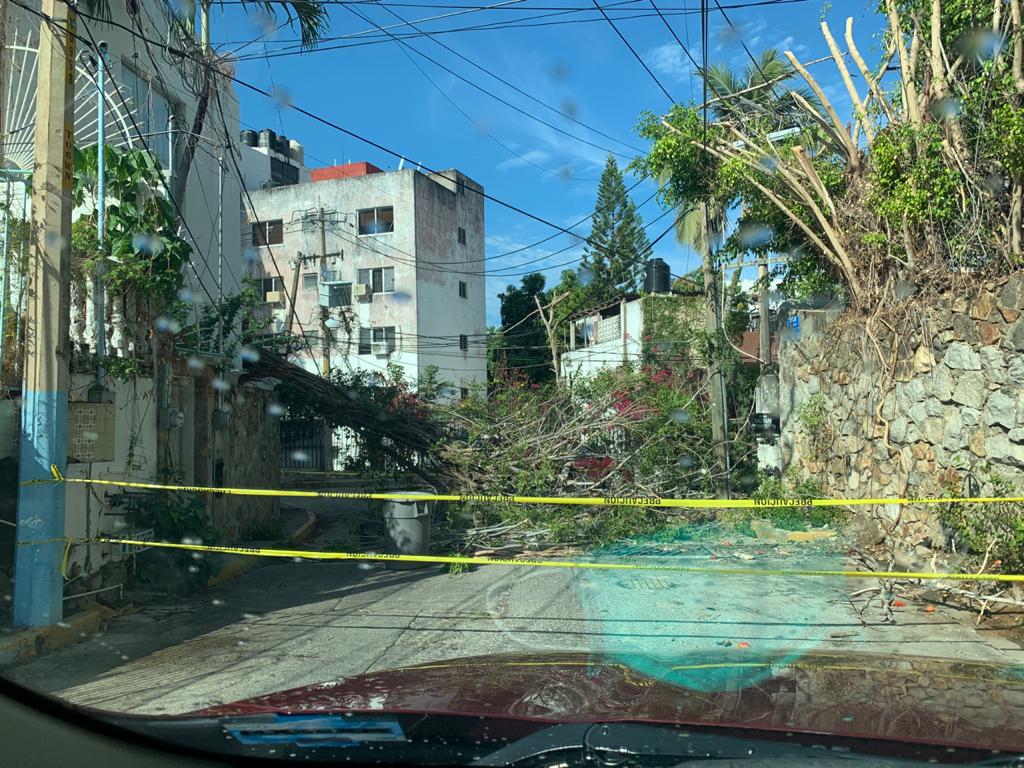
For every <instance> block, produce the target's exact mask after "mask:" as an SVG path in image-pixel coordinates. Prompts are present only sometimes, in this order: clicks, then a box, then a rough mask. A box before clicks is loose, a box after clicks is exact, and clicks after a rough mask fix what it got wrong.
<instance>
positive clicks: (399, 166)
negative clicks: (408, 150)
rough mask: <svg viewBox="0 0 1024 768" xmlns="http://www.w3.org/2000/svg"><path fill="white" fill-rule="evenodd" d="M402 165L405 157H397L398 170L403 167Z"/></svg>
mask: <svg viewBox="0 0 1024 768" xmlns="http://www.w3.org/2000/svg"><path fill="white" fill-rule="evenodd" d="M404 167H405V158H404V157H402V158H399V160H398V170H402V168H404Z"/></svg>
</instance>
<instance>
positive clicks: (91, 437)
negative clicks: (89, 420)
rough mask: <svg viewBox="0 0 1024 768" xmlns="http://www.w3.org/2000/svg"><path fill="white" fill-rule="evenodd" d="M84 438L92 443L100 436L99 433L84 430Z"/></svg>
mask: <svg viewBox="0 0 1024 768" xmlns="http://www.w3.org/2000/svg"><path fill="white" fill-rule="evenodd" d="M82 439H83V440H86V441H88V442H90V443H95V442H96V441H97V440H99V439H100V436H99V435H98V434H96V433H95V432H83V433H82Z"/></svg>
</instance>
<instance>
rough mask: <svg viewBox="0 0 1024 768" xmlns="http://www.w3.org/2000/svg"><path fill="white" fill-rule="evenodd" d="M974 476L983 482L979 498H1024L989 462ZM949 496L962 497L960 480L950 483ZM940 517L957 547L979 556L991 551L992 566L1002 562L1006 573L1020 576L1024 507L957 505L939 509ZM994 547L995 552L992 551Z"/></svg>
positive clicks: (1023, 553) (1023, 554) (1023, 560)
mask: <svg viewBox="0 0 1024 768" xmlns="http://www.w3.org/2000/svg"><path fill="white" fill-rule="evenodd" d="M969 471H970V473H971V474H972V475H973V476H974V477H975V478H977V479H978V480H980V481H981V489H980V491H979V492H978V495H981V496H991V497H1016V496H1020V495H1021V494H1020V489H1019V488H1018V487H1016V486H1015V485H1014V483H1013V482H1011V481H1010V480H1009V479H1007V478H1006V477H1005V476H1003V475H1001V474H1000V473H999V472H997V471H996V470H995V469H993V468H992V466H991V465H989V464H987V463H983V464H980V465H978V466H975V467H974V468H973V469H971V470H969ZM945 494H946V495H947V496H949V497H951V498H955V497H957V496H962V495H963V493H962V489H961V488H960V486H959V481H957V482H956V484H950V485H949V486H948V487H947V488H946V489H945ZM939 518H940V519H941V520H942V522H943V524H945V525H946V526H947V527H948V528H949V529H950V532H951V533H952V535H953V545H954V547H955V548H956V549H957V550H959V551H963V550H964V549H965V548H966V549H969V550H970V551H971V552H972V553H974V554H975V555H982V554H984V553H985V552H986V551H989V563H990V564H991V563H992V561H993V560H1001V561H1002V568H1003V570H1004V571H1007V572H1012V573H1018V572H1019V571H1020V569H1021V568H1022V567H1024V504H1019V503H1012V502H994V503H989V504H962V503H959V502H954V503H951V504H943V505H941V506H940V507H939ZM989 547H991V550H990V549H989Z"/></svg>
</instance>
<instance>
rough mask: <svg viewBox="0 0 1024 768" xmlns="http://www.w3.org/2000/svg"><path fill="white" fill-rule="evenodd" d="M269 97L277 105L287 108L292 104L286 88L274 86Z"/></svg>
mask: <svg viewBox="0 0 1024 768" xmlns="http://www.w3.org/2000/svg"><path fill="white" fill-rule="evenodd" d="M270 98H271V99H273V100H274V103H275V104H276V105H277V106H278V107H284V108H285V109H288V108H290V107H291V105H292V94H291V91H289V90H288V89H287V88H282V87H280V86H274V88H272V89H271V91H270Z"/></svg>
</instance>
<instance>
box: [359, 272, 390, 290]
mask: <svg viewBox="0 0 1024 768" xmlns="http://www.w3.org/2000/svg"><path fill="white" fill-rule="evenodd" d="M356 282H358V283H362V284H363V285H369V286H370V287H371V290H373V292H374V293H393V292H394V290H395V268H394V267H377V268H376V269H360V270H358V272H357V273H356Z"/></svg>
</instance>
